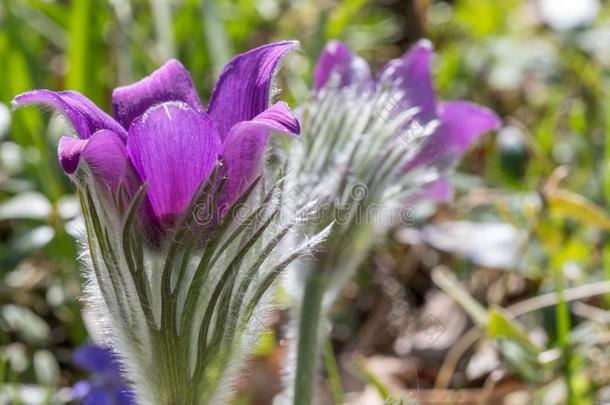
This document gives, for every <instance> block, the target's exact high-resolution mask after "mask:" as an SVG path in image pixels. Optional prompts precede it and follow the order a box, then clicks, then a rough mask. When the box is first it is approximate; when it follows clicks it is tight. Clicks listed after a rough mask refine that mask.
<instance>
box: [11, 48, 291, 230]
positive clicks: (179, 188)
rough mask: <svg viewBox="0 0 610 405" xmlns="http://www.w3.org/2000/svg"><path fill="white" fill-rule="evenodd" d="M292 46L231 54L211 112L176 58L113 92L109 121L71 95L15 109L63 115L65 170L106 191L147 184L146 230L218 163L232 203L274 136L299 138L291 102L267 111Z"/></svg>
mask: <svg viewBox="0 0 610 405" xmlns="http://www.w3.org/2000/svg"><path fill="white" fill-rule="evenodd" d="M295 45H296V43H295V42H280V43H276V44H271V45H267V46H263V47H260V48H258V49H255V50H253V51H250V52H248V53H245V54H243V55H240V56H238V57H236V58H234V59H233V60H232V61H230V62H229V63H228V64H227V66H226V67H225V68H224V70H223V71H222V73H221V76H220V78H219V80H218V82H217V84H216V87H215V88H214V91H213V92H212V95H211V97H210V101H209V104H208V107H207V108H204V107H203V106H202V104H201V101H200V100H199V96H198V95H197V91H196V89H195V87H194V85H193V81H192V79H191V77H190V75H189V73H188V72H187V70H186V69H185V68H184V66H183V65H182V64H181V63H180V62H178V61H177V60H171V61H169V62H167V63H166V64H165V65H164V66H162V67H161V68H160V69H159V70H157V71H155V72H154V73H153V74H151V75H150V76H149V77H147V78H145V79H143V80H141V81H139V82H138V83H135V84H132V85H129V86H125V87H119V88H117V89H115V90H114V92H113V94H112V107H113V113H114V114H113V117H110V116H109V115H107V114H106V113H105V112H103V111H101V110H100V109H99V108H98V107H96V106H95V105H94V104H93V103H92V102H91V101H89V100H88V99H87V98H86V97H85V96H83V95H81V94H79V93H77V92H75V91H64V92H52V91H49V90H34V91H31V92H27V93H24V94H21V95H19V96H17V97H16V98H15V100H14V102H13V103H14V104H15V105H18V106H21V105H26V104H41V105H48V106H51V107H53V108H55V109H57V110H58V111H60V112H61V113H63V114H64V115H65V116H66V117H67V118H68V119H69V121H70V123H71V124H72V126H73V127H74V129H75V131H76V135H77V136H76V137H73V136H64V137H63V138H61V140H60V143H59V152H58V153H59V161H60V163H61V166H62V168H63V169H64V171H65V172H66V173H67V174H70V175H73V174H76V173H77V171H78V169H79V167H80V166H81V165H86V166H87V168H88V169H89V171H90V172H91V175H92V177H93V178H94V179H95V181H97V182H98V183H100V184H102V185H103V186H104V187H106V188H107V189H108V191H110V192H112V191H116V190H117V188H118V186H119V184H121V183H123V184H125V185H126V187H127V189H128V191H129V192H130V193H132V194H133V193H134V192H135V191H136V190H137V189H138V188H139V185H140V184H142V183H147V190H146V195H145V199H146V200H147V205H149V207H148V208H149V209H148V210H147V211H146V212H145V213H144V214H147V215H148V217H147V218H146V225H148V226H149V227H150V228H151V229H157V228H166V227H167V226H171V225H173V224H174V223H175V221H176V218H178V217H179V216H180V215H181V214H183V213H184V211H185V209H186V208H187V206H188V205H189V203H190V202H191V200H192V198H193V196H194V194H195V192H196V190H197V188H198V187H199V186H200V185H201V184H202V183H204V182H205V181H206V180H207V179H208V178H209V177H210V175H211V174H212V171H213V170H214V168H215V167H216V164H217V162H218V161H219V160H222V162H223V164H224V168H223V170H224V171H226V182H227V184H226V185H225V186H224V188H223V202H224V203H226V204H230V203H232V202H235V200H236V199H237V197H239V195H240V194H241V193H242V192H244V190H245V189H246V188H247V187H248V185H250V184H251V182H252V181H253V180H254V179H255V178H256V177H257V174H258V172H259V169H260V162H261V157H262V154H263V151H264V149H265V145H266V143H267V138H268V136H269V134H270V133H271V132H272V131H273V132H282V133H286V134H290V135H296V134H298V133H299V130H300V129H299V123H298V121H297V120H296V118H295V117H294V115H293V114H292V112H291V111H290V109H289V108H288V106H287V105H286V104H285V103H283V102H279V103H277V104H274V105H272V106H269V98H270V84H271V80H272V78H273V75H274V73H275V70H276V66H277V64H278V62H279V61H280V59H281V58H282V56H283V55H284V54H285V53H286V52H288V51H289V50H290V49H292V48H294V47H295Z"/></svg>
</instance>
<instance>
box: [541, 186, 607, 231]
mask: <svg viewBox="0 0 610 405" xmlns="http://www.w3.org/2000/svg"><path fill="white" fill-rule="evenodd" d="M545 198H546V203H547V205H548V208H549V211H550V213H551V215H555V216H559V217H562V218H569V219H573V220H576V221H579V222H582V223H583V224H585V225H588V226H592V227H595V228H601V229H604V230H610V217H609V216H608V215H607V214H606V212H605V211H604V210H603V209H602V208H601V207H599V206H598V205H596V204H595V203H593V202H592V201H590V200H588V199H587V198H586V197H583V196H582V195H580V194H576V193H573V192H571V191H567V190H562V189H556V190H552V191H550V192H547V193H546V194H545Z"/></svg>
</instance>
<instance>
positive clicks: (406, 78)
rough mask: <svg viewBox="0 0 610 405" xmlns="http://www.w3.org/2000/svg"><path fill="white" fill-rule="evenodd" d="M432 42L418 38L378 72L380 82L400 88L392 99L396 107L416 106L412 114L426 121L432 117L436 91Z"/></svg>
mask: <svg viewBox="0 0 610 405" xmlns="http://www.w3.org/2000/svg"><path fill="white" fill-rule="evenodd" d="M432 52H433V49H432V43H431V42H430V41H428V40H420V41H419V42H418V43H417V44H415V45H414V46H413V47H411V49H410V50H409V51H408V52H407V53H406V54H405V55H404V56H403V57H402V58H400V59H394V60H391V61H390V62H388V64H387V65H386V66H385V67H384V68H383V69H382V70H381V72H380V73H379V80H380V82H382V83H383V82H387V81H392V82H395V83H396V84H397V85H398V86H399V87H400V89H401V90H402V91H403V92H404V94H403V95H402V97H400V99H398V100H396V101H395V102H396V107H395V109H396V111H399V112H400V111H406V110H408V109H410V108H413V107H417V108H419V112H418V113H417V114H416V118H417V119H419V120H421V121H423V122H422V124H424V123H427V122H428V121H431V120H433V119H435V118H436V92H435V90H434V83H433V82H432V75H431V71H430V62H431V60H432Z"/></svg>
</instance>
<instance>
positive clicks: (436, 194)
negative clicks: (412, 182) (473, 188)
mask: <svg viewBox="0 0 610 405" xmlns="http://www.w3.org/2000/svg"><path fill="white" fill-rule="evenodd" d="M452 199H453V186H452V185H451V184H450V183H449V182H448V181H447V180H444V179H441V180H436V181H434V182H432V183H430V184H428V185H426V186H425V187H424V188H423V189H422V190H420V191H419V192H417V193H415V195H413V196H412V197H411V198H410V199H409V200H410V202H412V203H417V202H420V201H435V202H450V201H451V200H452Z"/></svg>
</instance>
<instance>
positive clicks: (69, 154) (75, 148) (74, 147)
mask: <svg viewBox="0 0 610 405" xmlns="http://www.w3.org/2000/svg"><path fill="white" fill-rule="evenodd" d="M87 143H88V139H80V138H75V137H73V136H62V137H61V139H60V140H59V146H58V147H57V155H58V156H59V164H60V165H61V167H62V168H63V169H64V172H66V173H67V174H72V173H74V172H75V171H76V169H78V164H79V163H80V157H81V154H82V153H83V149H85V146H87Z"/></svg>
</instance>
